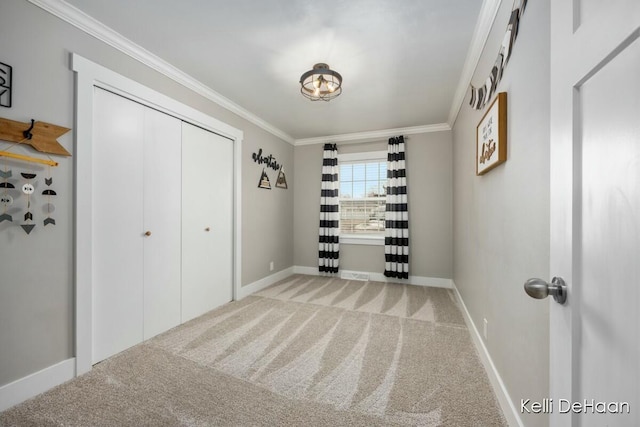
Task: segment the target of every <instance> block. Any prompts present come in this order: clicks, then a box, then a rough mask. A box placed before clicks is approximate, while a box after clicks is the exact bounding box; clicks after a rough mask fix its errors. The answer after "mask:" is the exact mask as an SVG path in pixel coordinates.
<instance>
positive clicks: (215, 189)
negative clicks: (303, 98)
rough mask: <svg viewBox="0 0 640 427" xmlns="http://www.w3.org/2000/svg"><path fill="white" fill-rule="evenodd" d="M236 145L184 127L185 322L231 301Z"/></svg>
mask: <svg viewBox="0 0 640 427" xmlns="http://www.w3.org/2000/svg"><path fill="white" fill-rule="evenodd" d="M232 230H233V143H232V141H230V140H228V139H226V138H223V137H221V136H219V135H216V134H214V133H211V132H207V131H205V130H203V129H200V128H198V127H195V126H192V125H190V124H187V123H183V126H182V321H183V322H185V321H187V320H190V319H193V318H194V317H197V316H200V315H201V314H204V313H206V312H207V311H209V310H212V309H214V308H216V307H218V306H220V305H222V304H224V303H227V302H229V301H231V299H232V297H233V291H232V260H233V258H232V254H233V233H232Z"/></svg>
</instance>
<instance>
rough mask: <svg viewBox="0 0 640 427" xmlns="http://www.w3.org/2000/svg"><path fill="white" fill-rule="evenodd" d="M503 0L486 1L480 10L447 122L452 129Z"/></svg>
mask: <svg viewBox="0 0 640 427" xmlns="http://www.w3.org/2000/svg"><path fill="white" fill-rule="evenodd" d="M501 4H502V0H484V1H483V2H482V7H481V8H480V15H479V16H478V21H477V22H476V28H475V29H474V31H473V37H472V38H471V44H470V45H469V51H468V52H467V58H466V59H465V61H464V67H463V68H462V74H461V75H460V81H459V82H458V87H457V89H456V92H455V95H454V97H453V102H452V103H451V110H450V111H449V120H448V121H447V122H448V123H449V125H450V126H451V127H453V125H454V124H455V122H456V119H457V118H458V114H459V113H460V108H462V104H463V103H464V99H465V96H466V94H467V89H468V88H469V85H470V84H471V79H472V78H473V74H474V73H475V71H476V68H477V67H478V63H479V62H480V57H481V56H482V51H483V50H484V47H485V45H486V43H487V39H488V38H489V33H490V32H491V28H492V27H493V23H494V21H495V20H496V16H497V15H498V9H500V5H501Z"/></svg>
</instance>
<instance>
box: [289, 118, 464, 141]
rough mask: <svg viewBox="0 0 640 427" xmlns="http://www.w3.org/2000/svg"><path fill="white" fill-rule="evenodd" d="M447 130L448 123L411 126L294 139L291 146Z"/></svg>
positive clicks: (370, 139)
mask: <svg viewBox="0 0 640 427" xmlns="http://www.w3.org/2000/svg"><path fill="white" fill-rule="evenodd" d="M447 130H451V126H449V124H448V123H438V124H435V125H425V126H412V127H406V128H395V129H382V130H374V131H368V132H354V133H344V134H342V135H329V136H318V137H315V138H301V139H296V140H295V142H294V144H293V145H295V146H296V147H297V146H299V145H312V144H325V143H330V142H344V143H357V142H368V141H376V140H380V139H384V138H389V137H392V136H398V135H417V134H420V133H429V132H442V131H447Z"/></svg>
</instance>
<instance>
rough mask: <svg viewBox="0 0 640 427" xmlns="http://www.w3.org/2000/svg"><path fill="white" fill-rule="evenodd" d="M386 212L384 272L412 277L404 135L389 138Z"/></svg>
mask: <svg viewBox="0 0 640 427" xmlns="http://www.w3.org/2000/svg"><path fill="white" fill-rule="evenodd" d="M387 148H388V153H387V198H386V204H387V208H386V212H385V237H384V256H385V268H384V275H385V276H387V277H395V278H398V279H408V278H409V209H408V206H407V170H406V168H405V151H404V137H402V136H398V137H395V138H389V145H388V147H387Z"/></svg>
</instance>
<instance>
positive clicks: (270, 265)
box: [269, 261, 273, 271]
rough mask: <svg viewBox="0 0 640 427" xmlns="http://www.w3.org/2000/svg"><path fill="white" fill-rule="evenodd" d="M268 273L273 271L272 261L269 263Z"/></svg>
mask: <svg viewBox="0 0 640 427" xmlns="http://www.w3.org/2000/svg"><path fill="white" fill-rule="evenodd" d="M269 271H273V261H271V262H270V263H269Z"/></svg>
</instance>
